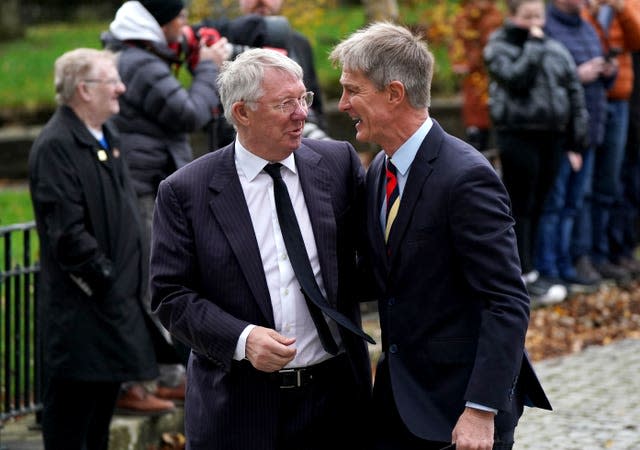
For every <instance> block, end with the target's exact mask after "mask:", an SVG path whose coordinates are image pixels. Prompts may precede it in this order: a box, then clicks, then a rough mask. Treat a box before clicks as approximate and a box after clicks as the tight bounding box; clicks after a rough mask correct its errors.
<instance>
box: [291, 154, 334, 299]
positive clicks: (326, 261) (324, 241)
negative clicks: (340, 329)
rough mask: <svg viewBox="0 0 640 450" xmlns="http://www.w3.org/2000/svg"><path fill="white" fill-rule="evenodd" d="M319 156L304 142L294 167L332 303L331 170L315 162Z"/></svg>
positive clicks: (332, 234)
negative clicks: (329, 171)
mask: <svg viewBox="0 0 640 450" xmlns="http://www.w3.org/2000/svg"><path fill="white" fill-rule="evenodd" d="M320 159H321V156H320V155H318V154H317V153H316V152H314V151H312V150H311V149H310V148H308V147H306V146H305V145H304V144H303V145H302V146H301V147H300V148H299V149H297V150H296V151H295V160H296V168H297V169H298V173H299V179H300V186H301V187H302V192H303V194H304V200H305V203H306V204H307V210H308V211H309V219H310V220H311V227H312V228H313V235H314V238H315V241H316V248H317V249H318V259H319V261H320V270H321V273H322V279H323V281H324V287H325V290H326V292H327V299H328V301H329V303H330V304H331V305H333V306H336V301H337V300H336V299H337V289H338V286H337V280H338V256H337V255H338V250H337V248H336V239H337V236H336V219H335V215H334V211H333V204H332V199H331V192H332V189H331V182H330V180H331V178H330V177H331V174H330V173H327V172H326V171H325V170H324V168H322V167H321V166H320V165H319V164H318V163H319V161H320Z"/></svg>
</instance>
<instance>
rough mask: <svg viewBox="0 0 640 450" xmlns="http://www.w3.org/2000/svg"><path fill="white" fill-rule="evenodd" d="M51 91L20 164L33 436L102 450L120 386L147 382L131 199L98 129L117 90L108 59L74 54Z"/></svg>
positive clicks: (60, 66)
mask: <svg viewBox="0 0 640 450" xmlns="http://www.w3.org/2000/svg"><path fill="white" fill-rule="evenodd" d="M55 89H56V99H57V101H58V103H59V105H60V106H59V107H58V109H57V111H56V112H55V114H54V115H53V117H52V118H51V119H50V120H49V122H48V123H47V125H46V126H45V127H44V129H43V130H42V132H41V134H40V136H38V138H37V139H36V141H35V142H34V144H33V148H32V150H31V154H30V155H29V181H30V189H31V197H32V200H33V206H34V209H35V216H36V224H37V229H38V236H39V238H40V250H41V256H40V261H41V278H40V285H39V288H40V301H41V312H42V316H41V317H40V323H41V324H42V342H43V345H44V349H43V353H44V365H45V367H44V369H45V383H44V387H45V390H44V411H43V416H42V428H43V436H44V442H45V447H46V448H47V450H106V449H107V447H108V438H109V422H110V420H111V417H112V414H113V410H114V406H115V403H116V397H117V395H118V390H119V387H120V383H121V382H122V381H125V380H130V379H145V380H148V379H153V378H154V377H156V376H157V374H158V369H157V365H156V362H155V359H156V357H155V354H154V347H153V342H152V337H151V335H150V331H149V327H148V323H149V322H148V317H146V315H145V312H144V309H143V306H142V303H141V295H142V292H143V290H144V286H145V284H146V278H145V276H144V274H145V271H144V270H143V266H142V265H143V263H144V261H143V258H142V254H143V253H142V245H143V244H142V238H141V228H140V220H139V215H138V209H137V206H136V203H135V202H136V199H135V194H134V192H133V189H132V187H131V184H130V181H129V173H128V171H127V167H126V165H125V164H124V161H123V158H122V154H121V153H120V150H119V143H118V139H117V136H116V134H115V133H114V129H113V128H112V127H110V126H109V125H108V124H106V123H105V122H106V121H107V119H109V118H110V117H111V116H112V115H113V114H116V113H117V112H118V109H119V105H118V97H119V96H120V95H121V94H122V93H123V92H124V91H125V86H124V84H122V81H120V77H119V76H118V71H117V69H116V65H115V57H114V55H113V54H112V53H111V52H107V51H99V50H93V49H77V50H73V51H71V52H68V53H65V54H64V55H62V56H61V57H60V58H58V60H56V63H55ZM151 328H152V327H151ZM171 406H173V405H172V403H171V402H167V403H166V404H165V405H164V408H167V407H171Z"/></svg>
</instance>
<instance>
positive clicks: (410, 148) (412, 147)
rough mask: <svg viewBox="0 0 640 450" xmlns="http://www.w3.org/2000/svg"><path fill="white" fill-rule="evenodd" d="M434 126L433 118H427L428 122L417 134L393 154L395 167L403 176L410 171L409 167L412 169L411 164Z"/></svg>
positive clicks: (426, 121) (421, 126)
mask: <svg viewBox="0 0 640 450" xmlns="http://www.w3.org/2000/svg"><path fill="white" fill-rule="evenodd" d="M432 126H433V120H431V117H427V120H425V121H424V123H423V124H422V125H420V127H419V128H418V129H417V130H416V132H415V133H413V134H412V135H411V137H410V138H409V139H407V140H406V141H405V142H404V144H402V145H401V146H400V147H399V148H398V150H396V152H395V153H394V154H393V157H392V158H391V160H392V161H393V165H394V166H396V169H397V170H398V172H400V173H401V174H402V175H403V176H404V175H406V174H407V172H408V171H409V167H411V163H412V162H413V160H414V159H415V157H416V154H417V153H418V149H419V148H420V145H421V144H422V141H424V138H425V137H426V136H427V133H429V130H431V127H432Z"/></svg>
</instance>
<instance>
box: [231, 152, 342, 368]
mask: <svg viewBox="0 0 640 450" xmlns="http://www.w3.org/2000/svg"><path fill="white" fill-rule="evenodd" d="M279 162H280V163H281V164H282V166H283V167H282V169H281V174H282V178H283V180H284V182H285V184H286V185H287V190H288V191H289V196H290V197H291V203H292V204H293V209H294V211H295V213H296V217H297V219H298V224H299V226H300V232H301V233H302V236H303V239H304V244H305V247H306V250H307V254H308V255H309V261H310V262H311V268H312V270H313V273H314V275H315V278H316V281H317V283H318V286H319V287H320V290H321V291H322V293H323V295H325V289H324V283H323V280H322V275H321V273H320V262H319V260H318V250H317V248H316V242H315V239H314V235H313V230H312V228H311V220H310V219H309V212H308V210H307V205H306V203H305V200H304V195H303V193H302V187H301V186H300V179H299V177H298V172H297V169H296V164H295V159H294V155H293V154H291V155H290V156H289V157H288V158H286V159H285V160H283V161H279ZM235 163H236V169H237V171H238V177H239V178H240V184H241V185H242V190H243V192H244V197H245V200H246V202H247V206H248V208H249V214H250V215H251V222H252V225H253V230H254V232H255V236H256V240H257V242H258V247H259V248H260V257H261V259H262V266H263V268H264V273H265V276H266V279H267V286H268V288H269V294H270V296H271V305H272V307H273V317H274V321H275V329H276V331H277V332H278V333H280V334H282V335H284V336H287V337H295V338H296V342H295V343H294V344H292V345H294V346H295V348H296V349H297V353H296V357H295V358H294V359H293V360H292V361H291V362H290V363H289V364H287V367H306V366H309V365H313V364H317V363H319V362H321V361H324V360H326V359H328V358H330V357H331V355H330V354H329V353H327V352H326V351H325V350H324V349H323V347H322V344H321V343H320V340H319V338H318V332H317V330H316V327H315V324H314V323H313V319H311V316H310V315H309V309H308V307H307V303H306V300H305V298H304V295H303V294H302V291H301V290H300V284H299V283H298V280H297V278H296V276H295V273H294V272H293V267H292V266H291V262H290V260H289V256H288V254H287V249H286V248H285V244H284V240H283V238H282V232H281V230H280V225H279V223H278V215H277V212H276V204H275V197H274V194H273V180H272V179H271V177H270V176H269V175H268V174H267V173H266V172H264V171H263V168H264V166H265V165H266V164H268V163H269V161H267V160H264V159H262V158H260V157H258V156H256V155H254V154H253V153H251V152H249V151H248V150H247V149H246V148H244V147H243V146H242V144H241V143H240V142H239V141H238V140H236V143H235ZM254 327H255V325H249V326H248V327H247V328H245V330H244V331H243V332H242V334H241V335H240V338H239V339H238V344H237V346H236V351H235V353H234V358H235V359H237V360H240V359H243V358H244V357H245V345H246V339H247V336H248V335H249V333H250V332H251V330H252V329H253V328H254ZM329 328H330V329H331V332H332V334H333V337H334V339H335V340H336V343H338V345H340V344H341V341H340V338H339V334H338V331H337V325H336V324H335V322H333V321H332V320H331V321H329Z"/></svg>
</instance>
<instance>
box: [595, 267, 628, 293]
mask: <svg viewBox="0 0 640 450" xmlns="http://www.w3.org/2000/svg"><path fill="white" fill-rule="evenodd" d="M595 267H596V270H597V271H598V272H600V275H602V278H605V279H608V280H612V281H614V282H615V283H616V284H617V285H618V286H621V287H623V286H627V285H628V284H630V283H631V274H630V273H629V271H628V270H626V269H624V268H622V267H620V266H617V265H615V264H613V263H611V262H609V261H603V262H601V263H599V264H596V266H595Z"/></svg>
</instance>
